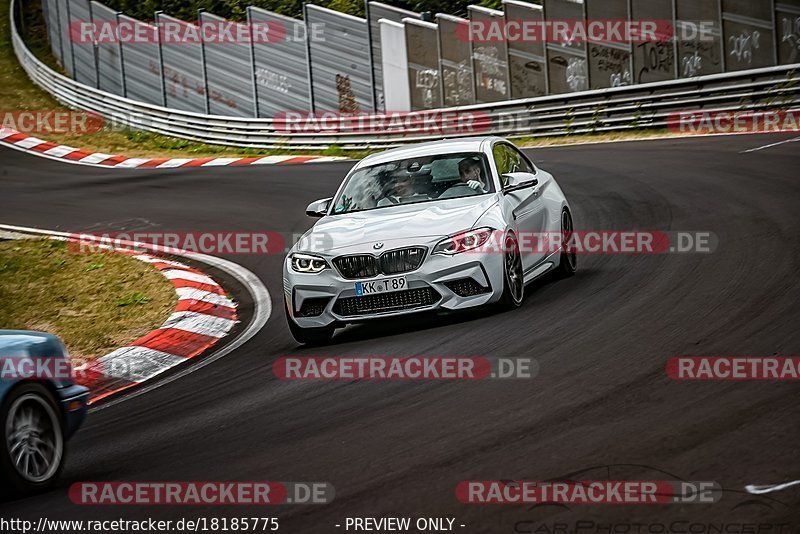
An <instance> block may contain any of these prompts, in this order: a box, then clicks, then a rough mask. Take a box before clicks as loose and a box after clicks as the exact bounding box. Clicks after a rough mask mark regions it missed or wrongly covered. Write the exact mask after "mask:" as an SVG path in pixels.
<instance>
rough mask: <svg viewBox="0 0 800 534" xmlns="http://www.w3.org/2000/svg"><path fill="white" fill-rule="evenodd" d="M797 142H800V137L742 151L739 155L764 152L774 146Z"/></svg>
mask: <svg viewBox="0 0 800 534" xmlns="http://www.w3.org/2000/svg"><path fill="white" fill-rule="evenodd" d="M795 141H800V137H793V138H791V139H786V140H784V141H778V142H777V143H770V144H768V145H764V146H759V147H756V148H750V149H748V150H742V151H741V152H739V154H747V153H748V152H757V151H759V150H764V149H765V148H772V147H774V146H778V145H782V144H784V143H794V142H795Z"/></svg>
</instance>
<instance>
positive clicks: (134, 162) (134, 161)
mask: <svg viewBox="0 0 800 534" xmlns="http://www.w3.org/2000/svg"><path fill="white" fill-rule="evenodd" d="M148 161H150V158H130V159H126V160H125V161H123V162H121V163H117V164H116V165H115V167H122V168H128V169H135V168H136V167H138V166H139V165H142V164H143V163H147V162H148Z"/></svg>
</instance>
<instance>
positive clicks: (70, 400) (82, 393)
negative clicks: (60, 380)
mask: <svg viewBox="0 0 800 534" xmlns="http://www.w3.org/2000/svg"><path fill="white" fill-rule="evenodd" d="M57 393H58V402H59V405H60V406H61V413H62V414H63V421H64V438H66V439H68V438H69V437H70V436H72V434H74V433H75V431H76V430H78V428H79V427H80V426H81V424H82V423H83V421H84V419H86V413H87V412H88V405H89V389H88V388H85V387H83V386H78V385H72V386H68V387H65V388H61V389H59V390H57Z"/></svg>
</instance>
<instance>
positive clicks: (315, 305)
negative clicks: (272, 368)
mask: <svg viewBox="0 0 800 534" xmlns="http://www.w3.org/2000/svg"><path fill="white" fill-rule="evenodd" d="M306 213H307V214H308V215H310V216H312V217H320V220H319V221H318V222H317V223H316V224H315V225H314V226H313V227H312V228H311V229H310V230H309V231H308V232H306V233H305V234H304V235H303V236H302V238H301V239H300V240H299V241H298V242H297V243H296V244H295V245H294V246H293V247H292V249H291V250H290V251H289V253H288V254H287V256H286V260H285V261H284V264H283V288H284V296H285V302H286V306H285V309H286V318H287V321H288V323H289V329H290V330H291V333H292V335H293V336H294V338H295V339H296V340H297V341H298V342H299V343H306V344H323V343H327V342H329V341H330V340H331V338H332V336H333V333H334V331H335V329H336V328H337V327H342V326H345V325H346V324H347V323H355V322H361V321H366V320H370V319H375V318H380V317H388V316H398V315H404V314H409V313H417V312H421V311H428V310H461V309H465V308H471V307H474V306H483V305H492V304H495V305H499V306H501V307H505V308H515V307H518V306H520V305H521V304H522V300H523V296H524V289H525V284H527V283H529V282H531V281H532V280H534V279H536V278H538V277H540V276H542V275H544V274H545V273H548V272H550V271H556V272H557V274H558V275H560V276H571V275H572V274H574V273H575V270H576V267H577V262H576V257H575V254H574V252H573V251H571V250H570V249H569V248H568V247H567V246H566V243H568V242H569V237H570V236H571V233H572V229H573V222H572V215H571V212H570V207H569V203H568V202H567V199H566V197H565V196H564V193H563V192H562V191H561V188H560V187H559V186H558V183H556V180H555V179H554V178H553V176H552V175H551V174H549V173H547V172H546V171H544V170H542V169H540V168H538V167H537V166H536V165H534V164H533V162H531V160H530V159H528V157H527V156H526V155H525V154H523V153H522V152H521V151H520V150H519V149H518V148H517V147H515V146H514V145H513V144H512V143H510V142H509V141H507V140H505V139H503V138H500V137H475V138H467V139H454V140H446V141H436V142H432V143H423V144H418V145H410V146H405V147H402V148H397V149H393V150H388V151H386V152H381V153H379V154H372V155H370V156H368V157H366V158H364V159H363V160H361V161H360V162H359V163H358V164H356V165H355V166H354V167H353V168H352V169H351V171H350V172H349V173H348V174H347V176H346V177H345V178H344V180H343V181H342V184H341V185H340V186H339V189H338V191H337V192H336V195H335V196H334V197H332V198H325V199H322V200H317V201H316V202H312V203H311V204H310V205H309V206H308V208H307V209H306ZM545 242H547V243H545Z"/></svg>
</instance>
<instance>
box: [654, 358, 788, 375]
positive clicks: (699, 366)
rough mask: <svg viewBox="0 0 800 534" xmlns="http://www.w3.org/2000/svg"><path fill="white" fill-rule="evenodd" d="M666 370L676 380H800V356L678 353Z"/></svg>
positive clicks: (670, 360) (669, 362)
mask: <svg viewBox="0 0 800 534" xmlns="http://www.w3.org/2000/svg"><path fill="white" fill-rule="evenodd" d="M666 372H667V376H668V377H669V378H671V379H673V380H695V381H709V380H711V381H713V380H800V357H797V356H790V357H779V356H766V357H747V356H679V357H675V358H670V359H669V360H668V361H667V365H666Z"/></svg>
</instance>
